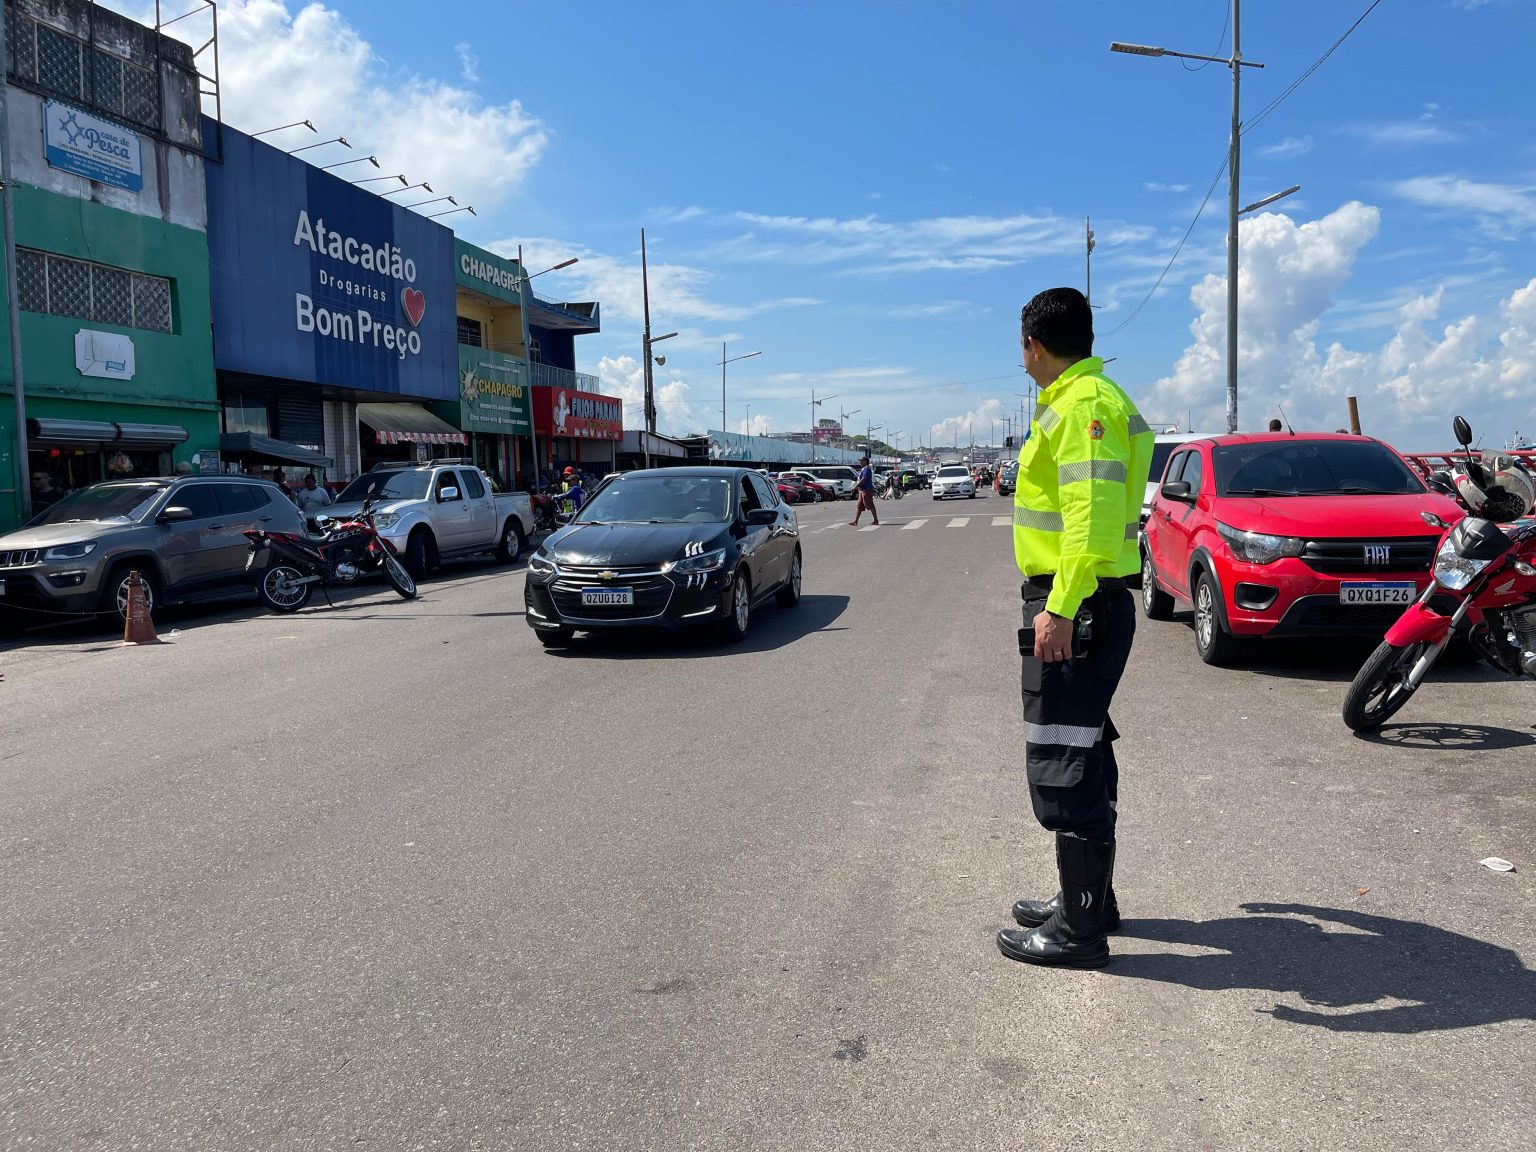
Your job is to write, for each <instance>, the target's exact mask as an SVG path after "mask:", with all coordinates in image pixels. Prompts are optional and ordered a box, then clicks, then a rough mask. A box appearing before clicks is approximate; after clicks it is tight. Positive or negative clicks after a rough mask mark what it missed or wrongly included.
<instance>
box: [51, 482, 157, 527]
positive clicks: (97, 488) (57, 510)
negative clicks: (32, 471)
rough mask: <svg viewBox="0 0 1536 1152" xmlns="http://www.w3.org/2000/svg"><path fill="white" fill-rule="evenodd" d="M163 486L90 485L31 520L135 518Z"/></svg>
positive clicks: (66, 522)
mask: <svg viewBox="0 0 1536 1152" xmlns="http://www.w3.org/2000/svg"><path fill="white" fill-rule="evenodd" d="M165 489H166V485H164V484H93V485H92V486H91V487H89V488H82V489H80V490H79V491H78V492H72V493H70V494H69V495H68V496H66V497H64V499H62V500H60V501H59V502H58V503H57V504H55V505H53V506H52V507H51V508H49V509H48V510H47V511H46V512H44V513H42V514H41V515H40V516H34V517H33V518H32V521H31V522H32V524H33V525H38V524H69V523H73V522H75V521H83V522H87V523H91V522H103V521H108V520H137V519H139V517H141V516H143V515H144V513H146V512H147V511H149V505H150V504H151V502H153V501H154V499H155V498H156V497H157V496H159V495H160V494H161V493H162V492H164V491H165Z"/></svg>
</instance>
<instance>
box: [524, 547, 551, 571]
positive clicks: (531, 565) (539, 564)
mask: <svg viewBox="0 0 1536 1152" xmlns="http://www.w3.org/2000/svg"><path fill="white" fill-rule="evenodd" d="M528 571H530V572H532V573H533V574H534V575H535V576H553V575H554V574H555V562H554V561H553V560H550V559H548V558H547V557H544V556H540V555H539V554H538V553H537V552H535V553H534V554H533V555H532V556H530V557H528Z"/></svg>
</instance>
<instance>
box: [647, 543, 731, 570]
mask: <svg viewBox="0 0 1536 1152" xmlns="http://www.w3.org/2000/svg"><path fill="white" fill-rule="evenodd" d="M724 564H725V549H724V548H716V549H715V550H714V551H713V552H705V553H703V554H702V555H699V556H685V557H684V558H683V559H681V560H671V561H668V562H667V563H665V564H663V565H662V566H661V570H662V571H663V572H713V571H714V570H715V569H717V568H720V567H722V566H723V565H724Z"/></svg>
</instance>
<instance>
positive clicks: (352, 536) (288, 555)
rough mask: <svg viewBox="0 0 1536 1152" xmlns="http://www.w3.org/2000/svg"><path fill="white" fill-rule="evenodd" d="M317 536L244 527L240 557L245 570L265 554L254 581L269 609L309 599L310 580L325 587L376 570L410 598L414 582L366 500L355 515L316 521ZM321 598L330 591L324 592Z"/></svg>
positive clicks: (413, 594) (278, 609)
mask: <svg viewBox="0 0 1536 1152" xmlns="http://www.w3.org/2000/svg"><path fill="white" fill-rule="evenodd" d="M319 523H320V527H321V532H320V534H319V535H318V536H303V535H300V534H298V533H295V532H264V531H260V530H256V531H251V532H247V533H246V534H245V535H246V537H247V538H248V539H249V540H250V542H251V550H250V554H249V555H248V556H246V558H245V567H246V569H247V570H250V569H251V568H254V567H256V564H257V560H258V558H259V557H265V559H266V567H265V568H264V569H263V570H262V572H261V576H260V578H259V579H258V580H257V583H256V594H257V595H258V596H260V597H261V600H262V603H264V604H266V606H267V607H268V608H270V609H272V611H274V612H297V611H298V610H299V609H300V608H302V607H304V605H305V604H307V603H309V597H310V594H311V592H313V590H314V588H315V586H316V585H319V587H320V589H321V592H322V594H325V590H326V589H327V588H330V587H333V586H337V585H346V584H352V583H354V582H356V581H357V580H358V579H359V578H360V577H362V576H365V575H367V574H369V573H374V572H379V571H382V572H383V573H384V575H385V576H386V577H388V579H389V582H390V584H391V585H393V586H394V589H395V591H396V592H398V593H399V594H400V595H401V596H403V597H404V598H405V599H407V600H414V599H415V598H416V594H417V590H416V581H415V580H413V579H412V578H411V574H410V573H409V572H407V571H406V570H405V566H404V565H403V564H401V563H400V561H399V559H398V558H397V557H396V555H395V550H394V547H393V546H392V545H391V544H390V543H389V541H388V540H385V539H384V538H383V537H381V536H380V535H379V533H378V530H377V529H376V528H375V527H374V523H373V512H372V507H371V502H369V501H364V502H363V507H362V510H361V511H360V512H359V513H358V514H357V516H356V518H355V519H352V520H344V521H335V520H331V519H328V518H321V520H320V522H319ZM326 603H330V596H329V595H328V594H326Z"/></svg>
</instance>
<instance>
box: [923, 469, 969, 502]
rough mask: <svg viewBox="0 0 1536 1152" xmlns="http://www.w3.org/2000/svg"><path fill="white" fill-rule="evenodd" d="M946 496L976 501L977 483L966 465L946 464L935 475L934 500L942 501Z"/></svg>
mask: <svg viewBox="0 0 1536 1152" xmlns="http://www.w3.org/2000/svg"><path fill="white" fill-rule="evenodd" d="M946 496H964V497H965V498H966V499H968V500H974V499H976V483H975V481H973V480H972V479H971V470H970V469H969V468H967V467H966V466H965V465H964V464H946V465H944V467H942V468H940V469H939V470H938V471H937V472H935V473H934V474H933V498H934V499H935V500H942V499H944V497H946Z"/></svg>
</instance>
